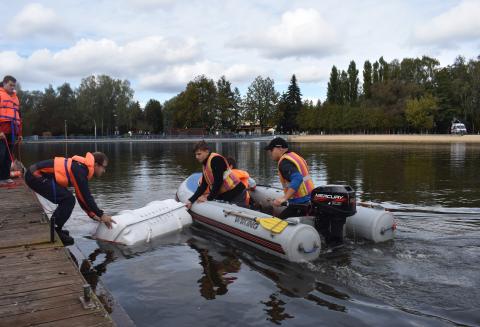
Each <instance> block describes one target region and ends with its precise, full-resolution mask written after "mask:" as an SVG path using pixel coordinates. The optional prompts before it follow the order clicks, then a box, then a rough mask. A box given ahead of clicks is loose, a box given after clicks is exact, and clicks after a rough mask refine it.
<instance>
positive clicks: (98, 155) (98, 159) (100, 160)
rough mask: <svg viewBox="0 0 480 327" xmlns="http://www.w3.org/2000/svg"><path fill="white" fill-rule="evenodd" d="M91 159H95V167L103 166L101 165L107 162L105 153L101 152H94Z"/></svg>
mask: <svg viewBox="0 0 480 327" xmlns="http://www.w3.org/2000/svg"><path fill="white" fill-rule="evenodd" d="M93 157H94V158H95V163H96V164H97V165H100V166H103V164H104V163H105V161H106V162H108V157H107V155H106V154H105V153H103V152H94V153H93Z"/></svg>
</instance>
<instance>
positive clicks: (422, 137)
mask: <svg viewBox="0 0 480 327" xmlns="http://www.w3.org/2000/svg"><path fill="white" fill-rule="evenodd" d="M276 136H278V135H275V136H259V137H245V138H242V137H238V138H229V137H225V138H222V137H208V136H205V137H204V136H198V137H189V138H182V137H179V138H135V137H132V138H107V139H96V140H95V139H93V138H87V139H67V140H65V139H43V140H28V139H27V140H24V142H23V143H28V144H37V143H61V144H63V143H194V142H197V141H199V140H205V141H207V142H261V141H264V142H268V141H269V140H271V139H272V138H274V137H276ZM280 136H281V137H284V138H286V139H287V140H288V141H289V142H292V143H416V144H428V143H479V144H480V135H463V136H460V135H450V134H369V135H365V134H329V135H280Z"/></svg>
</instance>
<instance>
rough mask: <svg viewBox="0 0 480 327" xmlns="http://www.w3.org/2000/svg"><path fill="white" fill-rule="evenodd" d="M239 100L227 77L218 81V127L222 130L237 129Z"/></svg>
mask: <svg viewBox="0 0 480 327" xmlns="http://www.w3.org/2000/svg"><path fill="white" fill-rule="evenodd" d="M235 101H237V98H236V97H235V93H234V92H233V91H232V85H231V83H230V82H229V81H227V79H226V78H225V76H222V77H221V78H220V79H219V80H218V81H217V109H218V113H217V125H218V128H219V129H222V130H232V129H234V128H235V127H236V124H235V123H236V122H238V120H237V119H236V117H235V115H236V103H235Z"/></svg>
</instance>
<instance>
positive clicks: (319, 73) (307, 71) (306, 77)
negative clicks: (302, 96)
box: [290, 64, 330, 83]
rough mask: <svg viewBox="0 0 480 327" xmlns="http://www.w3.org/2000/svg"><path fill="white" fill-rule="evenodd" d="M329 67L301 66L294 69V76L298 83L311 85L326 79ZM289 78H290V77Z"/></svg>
mask: <svg viewBox="0 0 480 327" xmlns="http://www.w3.org/2000/svg"><path fill="white" fill-rule="evenodd" d="M329 69H330V67H327V66H326V65H319V66H316V65H313V64H312V65H302V66H299V67H298V68H296V69H295V72H294V73H295V76H296V77H297V80H298V81H299V82H305V83H312V82H320V81H324V80H326V79H328V77H329V75H330V70H329ZM290 77H291V76H290Z"/></svg>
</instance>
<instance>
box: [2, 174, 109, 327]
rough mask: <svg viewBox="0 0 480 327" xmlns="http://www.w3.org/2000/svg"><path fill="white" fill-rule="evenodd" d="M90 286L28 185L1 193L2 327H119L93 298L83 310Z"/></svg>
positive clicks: (17, 181)
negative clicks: (53, 233) (52, 233)
mask: <svg viewBox="0 0 480 327" xmlns="http://www.w3.org/2000/svg"><path fill="white" fill-rule="evenodd" d="M85 284H87V282H86V281H85V279H84V278H83V276H82V275H81V273H80V272H79V270H78V268H77V266H76V265H75V263H74V262H73V260H72V259H71V257H70V255H69V253H68V250H67V249H66V248H65V247H64V246H63V244H62V243H61V241H60V240H59V239H58V236H57V237H56V242H55V243H50V227H49V222H48V219H47V218H46V217H45V215H44V213H43V210H42V208H41V206H40V204H39V203H38V201H37V199H36V197H35V196H34V194H33V193H32V192H31V191H30V190H29V189H28V187H27V186H26V185H25V184H24V182H23V180H21V179H17V180H16V181H15V184H14V185H10V186H2V187H0V327H3V326H5V327H7V326H15V327H17V326H68V327H75V326H115V323H114V322H113V321H112V319H111V317H110V316H109V315H108V313H107V312H106V311H105V309H104V308H103V306H102V305H101V304H100V302H99V300H98V299H97V297H96V296H95V295H94V294H92V303H93V304H94V305H93V308H90V309H84V307H83V305H82V303H81V301H80V297H81V296H82V295H83V285H85Z"/></svg>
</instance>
